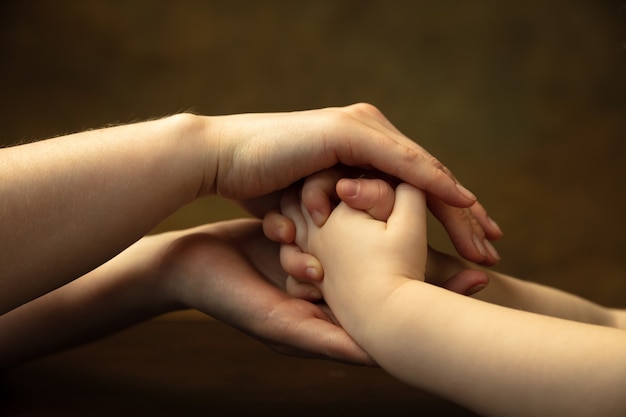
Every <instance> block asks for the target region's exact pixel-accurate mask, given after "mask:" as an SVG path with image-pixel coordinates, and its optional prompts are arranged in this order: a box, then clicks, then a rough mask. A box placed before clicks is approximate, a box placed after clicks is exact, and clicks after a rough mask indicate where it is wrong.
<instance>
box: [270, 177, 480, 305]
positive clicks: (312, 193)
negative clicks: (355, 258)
mask: <svg viewBox="0 0 626 417" xmlns="http://www.w3.org/2000/svg"><path fill="white" fill-rule="evenodd" d="M346 175H354V173H346V172H344V171H339V170H337V169H331V170H325V171H322V172H320V173H318V174H315V175H313V176H311V177H309V178H308V179H307V180H306V182H305V183H304V186H303V187H302V191H301V198H302V200H303V201H305V204H306V201H308V202H309V204H310V203H311V202H312V201H315V200H317V201H327V202H328V203H329V204H332V206H333V207H334V205H336V204H337V203H338V202H339V201H344V202H345V203H347V204H348V205H349V206H350V207H352V208H355V209H360V210H364V211H366V212H367V213H368V214H370V215H371V216H372V217H373V218H374V219H378V220H383V221H386V220H387V218H388V217H389V214H390V213H391V210H392V208H393V203H394V198H395V193H394V189H393V187H392V185H391V184H390V182H388V181H386V180H382V179H366V178H353V179H350V178H344V177H345V176H346ZM263 227H264V232H265V234H266V236H268V237H269V238H270V239H272V240H274V241H277V242H281V243H282V246H281V263H282V266H283V268H284V269H285V270H286V271H287V273H288V274H290V277H289V278H288V279H287V282H286V284H287V291H288V292H289V293H290V294H291V295H293V296H295V297H298V298H303V299H308V300H316V299H320V298H321V293H319V291H318V290H317V288H316V286H315V285H314V284H313V283H314V282H316V281H320V280H321V279H322V278H323V269H322V266H321V264H320V263H319V261H318V260H317V258H315V257H314V256H312V255H310V254H308V253H306V252H303V251H302V250H301V249H300V247H299V246H298V245H296V244H295V243H293V242H294V240H295V232H296V231H295V225H294V223H293V222H292V221H291V220H290V219H289V218H287V217H286V216H284V215H283V214H280V213H277V212H271V213H269V214H268V215H267V216H266V217H265V219H264V222H263ZM435 255H438V256H435ZM442 255H443V254H440V253H437V252H436V251H434V250H433V249H431V248H430V247H429V248H428V261H427V274H426V281H427V282H429V283H431V284H434V285H438V286H441V287H443V288H446V289H448V290H450V291H453V292H457V293H460V294H466V295H470V294H473V293H475V292H477V291H480V290H481V289H483V288H485V287H486V286H487V285H488V276H487V274H486V273H485V272H483V271H481V270H478V269H475V268H474V267H473V266H472V265H471V264H470V263H469V262H464V263H463V266H464V267H460V266H459V265H457V267H455V268H453V269H451V268H448V267H444V266H445V265H443V264H442V262H435V261H436V260H441V259H442ZM448 257H449V258H453V259H455V260H457V261H458V262H457V263H459V262H461V260H460V259H458V258H456V257H452V256H448ZM448 264H449V262H448Z"/></svg>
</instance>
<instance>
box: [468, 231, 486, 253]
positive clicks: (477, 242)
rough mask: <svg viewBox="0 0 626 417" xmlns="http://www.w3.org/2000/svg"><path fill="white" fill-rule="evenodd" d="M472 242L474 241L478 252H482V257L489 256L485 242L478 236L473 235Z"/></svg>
mask: <svg viewBox="0 0 626 417" xmlns="http://www.w3.org/2000/svg"><path fill="white" fill-rule="evenodd" d="M472 240H473V241H474V246H476V249H478V252H480V254H481V255H482V256H487V249H486V248H485V244H484V243H483V242H484V240H483V239H481V238H479V237H478V236H476V235H472Z"/></svg>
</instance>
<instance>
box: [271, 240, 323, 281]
mask: <svg viewBox="0 0 626 417" xmlns="http://www.w3.org/2000/svg"><path fill="white" fill-rule="evenodd" d="M280 264H281V265H282V267H283V269H284V270H285V272H287V274H289V275H291V276H293V277H295V278H297V279H298V280H300V281H309V282H312V281H321V280H322V278H324V269H323V268H322V264H321V263H320V261H319V260H318V259H317V258H316V257H315V256H313V255H311V254H308V253H305V252H302V250H301V249H300V247H298V246H296V245H288V244H284V245H281V247H280Z"/></svg>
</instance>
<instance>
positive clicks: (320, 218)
mask: <svg viewBox="0 0 626 417" xmlns="http://www.w3.org/2000/svg"><path fill="white" fill-rule="evenodd" d="M311 219H313V223H315V225H316V226H317V227H322V226H323V225H324V223H326V216H324V215H323V214H322V212H321V211H317V210H315V211H312V212H311Z"/></svg>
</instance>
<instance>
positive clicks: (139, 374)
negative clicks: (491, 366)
mask: <svg viewBox="0 0 626 417" xmlns="http://www.w3.org/2000/svg"><path fill="white" fill-rule="evenodd" d="M625 16H626V6H625V4H624V2H623V1H609V0H603V1H598V0H572V1H566V0H554V1H550V2H545V1H539V0H530V1H526V2H513V1H496V0H484V1H472V2H461V1H452V0H443V1H382V0H372V1H364V0H361V1H358V0H351V1H348V0H320V1H313V0H309V1H287V0H284V1H259V2H253V1H244V0H230V1H226V0H223V1H199V0H198V1H194V0H180V1H165V0H160V1H158V0H152V1H148V0H142V1H138V0H136V1H122V0H119V1H96V0H85V1H70V0H64V1H54V2H52V1H43V0H41V1H29V0H26V1H4V2H2V4H1V5H0V91H2V95H1V96H0V103H1V104H0V105H1V106H2V107H1V109H0V110H1V114H2V116H1V117H2V123H1V124H0V143H2V144H10V143H15V142H19V141H23V140H32V139H39V138H45V137H49V136H54V135H60V134H64V133H69V132H72V131H77V130H83V129H88V128H93V127H100V126H103V125H106V124H109V123H120V122H121V123H123V122H131V121H135V120H142V119H145V118H153V117H158V116H162V115H166V114H170V113H175V112H179V111H185V110H192V111H194V112H198V113H203V114H226V113H241V112H266V111H288V110H299V109H308V108H317V107H323V106H337V105H346V104H351V103H354V102H358V101H367V102H370V103H373V104H375V105H376V106H378V107H379V108H380V109H381V110H382V111H383V112H384V113H385V114H386V115H387V116H388V118H389V119H390V120H391V121H392V122H393V123H394V124H395V125H396V126H397V127H398V128H399V129H400V130H402V131H403V132H405V133H406V134H407V135H408V136H410V137H411V138H413V139H414V140H416V141H417V142H418V143H420V144H421V145H423V146H424V147H425V148H426V149H428V150H430V151H432V153H434V154H435V155H436V156H438V157H439V158H440V159H441V160H442V161H443V162H444V163H445V164H446V165H448V167H450V168H451V169H452V170H453V171H454V172H455V174H456V175H457V177H458V178H459V179H461V181H462V182H464V184H465V185H466V186H468V188H470V189H471V190H472V191H474V192H475V193H476V194H477V195H478V196H479V198H480V200H481V201H482V202H483V204H484V205H485V206H486V208H487V209H488V210H489V212H490V214H491V215H492V217H493V218H494V219H496V221H498V223H499V224H500V226H501V227H502V229H503V230H504V232H505V238H504V239H503V240H502V241H500V242H498V243H497V248H498V250H499V251H500V253H501V255H502V257H503V260H502V262H501V264H500V265H499V267H498V269H500V270H502V271H504V272H508V273H511V274H513V275H516V276H519V277H523V278H527V279H532V280H536V281H539V282H543V283H546V284H549V285H554V286H557V287H560V288H563V289H565V290H568V291H572V292H575V293H577V294H580V295H582V296H585V297H588V298H591V299H592V300H594V301H597V302H600V303H604V304H607V305H612V306H626V279H625V278H624V276H623V275H624V274H623V271H624V270H625V269H626V257H625V256H624V252H625V249H626V237H625V233H624V231H625V230H626V219H625V217H624V213H626V195H625V192H624V186H623V183H624V180H625V179H626V175H625V174H626V164H624V163H623V159H624V157H625V151H626V62H625V59H626V51H625V49H626V30H625V25H624V21H625ZM239 215H242V213H241V212H239V211H237V210H235V209H234V208H233V207H232V206H231V205H230V204H229V203H228V202H224V201H219V200H214V199H210V200H203V201H199V202H197V203H194V204H192V205H191V206H189V207H186V208H184V209H183V210H181V212H180V213H177V214H176V215H174V216H173V217H172V218H170V219H168V220H167V221H165V222H164V223H163V224H162V225H161V226H159V227H158V228H157V230H155V232H157V231H161V230H168V229H172V228H180V227H186V226H190V225H193V224H197V223H199V222H208V221H213V220H217V219H223V218H229V217H234V216H239ZM431 224H432V228H431V230H432V232H431V242H432V244H433V246H435V247H438V248H440V249H444V250H451V247H450V245H449V243H448V241H447V238H446V236H445V234H444V233H443V232H442V230H441V228H440V227H439V226H438V224H437V223H436V222H434V221H433V222H431ZM195 326H202V327H200V329H201V330H198V328H197V327H195ZM225 344H227V346H228V347H227V348H226V347H225V346H226V345H225ZM198 362H200V364H201V365H198ZM5 385H6V387H5V389H6V390H8V391H7V392H9V393H10V394H7V398H8V400H6V401H5V402H6V403H7V404H9V407H10V410H12V412H13V413H14V414H15V415H30V414H29V413H37V415H42V414H46V413H47V414H49V415H53V414H54V415H57V414H59V413H61V414H63V413H65V414H67V413H69V411H68V410H73V411H75V412H76V413H78V414H82V415H89V414H92V415H108V414H109V413H115V414H116V415H131V414H132V415H140V414H146V415H193V414H200V413H202V414H206V413H208V412H211V411H212V410H213V411H215V410H221V409H220V408H219V407H223V410H231V411H232V410H233V407H234V409H235V410H237V409H242V407H245V408H246V410H249V411H250V410H257V411H258V410H265V411H268V410H272V411H273V412H279V413H280V412H285V415H286V413H288V412H294V410H300V411H302V410H308V411H307V412H308V413H310V414H313V413H315V414H320V413H321V414H327V415H333V413H340V412H341V413H343V414H346V413H348V414H350V413H351V412H357V411H358V412H363V411H364V410H365V411H367V410H369V411H370V412H372V413H377V412H382V411H383V410H386V411H385V412H386V413H387V415H401V414H402V413H405V412H406V413H407V414H408V412H409V411H408V410H409V409H413V410H416V409H417V410H422V411H423V412H424V414H425V415H430V414H429V413H431V414H434V415H436V413H437V412H438V411H437V410H439V411H441V410H447V411H451V412H458V413H459V415H469V414H467V413H463V411H462V410H457V409H456V408H455V407H453V406H452V405H450V404H447V403H446V402H445V401H441V400H438V399H436V398H433V397H431V396H428V395H426V394H423V393H420V392H418V391H416V390H408V389H406V388H405V387H404V386H403V385H401V384H399V383H396V382H395V381H393V380H391V379H390V378H387V377H386V376H385V375H384V374H383V373H382V372H377V371H376V370H363V369H360V368H352V367H343V366H341V365H338V364H330V363H325V362H311V361H300V360H295V359H291V358H285V357H282V356H278V355H275V354H273V353H271V352H268V351H267V349H266V348H264V347H263V346H261V345H259V344H257V343H256V342H254V341H251V340H249V339H247V338H245V337H243V336H241V335H239V334H238V333H236V332H234V331H232V330H231V329H227V328H224V327H223V326H221V325H219V324H218V323H210V322H194V321H193V320H191V321H187V320H184V319H182V320H181V321H175V320H170V321H156V322H151V323H147V324H146V325H143V326H139V327H138V328H136V329H133V330H130V331H128V332H125V333H123V334H121V335H119V336H115V337H113V338H110V339H107V340H106V341H103V342H101V343H97V344H95V345H90V346H87V347H84V348H80V349H76V350H74V351H71V352H67V353H63V354H60V355H55V356H53V357H51V358H46V359H44V360H42V361H38V362H35V363H33V364H31V365H29V366H26V367H24V368H23V369H21V370H18V371H17V372H14V373H12V374H11V375H9V376H8V377H7V382H6V384H5ZM55 387H56V388H55ZM105 403H106V404H108V406H103V404H105ZM237 407H239V408H237ZM264 407H265V408H264ZM405 409H406V411H405ZM281 410H282V411H281ZM429 410H430V411H429ZM250 412H251V413H252V414H254V412H252V411H250ZM259 412H260V411H259ZM394 413H395V414H394ZM337 415H338V414H337Z"/></svg>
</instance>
